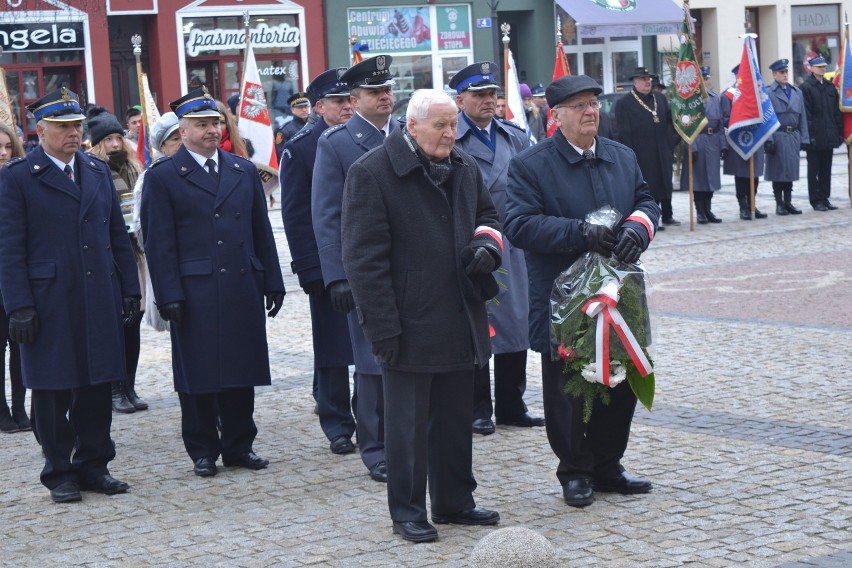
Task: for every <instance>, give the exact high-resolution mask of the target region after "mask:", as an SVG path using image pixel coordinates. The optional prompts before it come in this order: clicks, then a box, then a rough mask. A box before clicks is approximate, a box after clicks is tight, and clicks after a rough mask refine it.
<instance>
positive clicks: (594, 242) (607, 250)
mask: <svg viewBox="0 0 852 568" xmlns="http://www.w3.org/2000/svg"><path fill="white" fill-rule="evenodd" d="M582 232H583V238H584V239H585V240H586V247H587V248H588V249H589V250H590V251H592V252H596V253H598V254H599V255H601V256H605V257H607V258H609V255H610V254H612V249H614V248H615V233H614V232H613V231H612V229H610V228H609V227H604V226H603V225H592V224H591V223H585V222H584V223H583V224H582Z"/></svg>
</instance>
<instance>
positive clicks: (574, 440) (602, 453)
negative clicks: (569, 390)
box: [541, 353, 636, 485]
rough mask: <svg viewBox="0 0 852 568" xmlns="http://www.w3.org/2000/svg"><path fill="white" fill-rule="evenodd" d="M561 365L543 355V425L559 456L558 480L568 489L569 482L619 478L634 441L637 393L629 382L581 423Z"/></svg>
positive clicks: (613, 391)
mask: <svg viewBox="0 0 852 568" xmlns="http://www.w3.org/2000/svg"><path fill="white" fill-rule="evenodd" d="M563 365H564V363H563V362H562V361H551V360H550V354H549V353H543V354H542V355H541V378H542V384H543V393H542V394H543V398H544V420H545V422H544V424H545V428H546V429H547V440H548V442H550V447H551V448H552V449H553V452H554V453H555V454H556V457H557V458H559V465H558V466H557V468H556V477H557V478H558V479H559V483H561V484H562V485H565V484H566V483H568V481H570V480H571V479H578V478H582V477H592V476H595V475H599V476H603V477H611V476H616V475H618V474H619V473H621V472H622V471H623V469H622V467H621V458H622V457H623V456H624V452H625V450H626V449H627V441H628V439H629V438H630V424H631V423H632V422H633V411H634V410H635V409H636V395H635V394H633V390H632V389H631V388H630V385H629V384H628V383H627V381H626V380H625V381H624V382H622V383H621V384H619V385H618V386H617V387H615V388H613V389H611V390H610V395H611V396H612V400H611V402H610V403H609V405H608V406H604V405H603V404H600V403H599V402H596V403H595V405H594V408H593V410H592V419H591V420H590V421H589V423H588V424H583V401H582V399H580V398H574V397H572V396H570V395H567V394H565V390H564V389H565V383H566V382H567V380H568V375H566V374H565V373H563V372H562V368H563Z"/></svg>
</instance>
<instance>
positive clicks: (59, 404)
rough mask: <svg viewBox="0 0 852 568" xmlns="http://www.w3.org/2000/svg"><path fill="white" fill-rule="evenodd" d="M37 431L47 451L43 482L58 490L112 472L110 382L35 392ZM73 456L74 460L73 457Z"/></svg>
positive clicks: (34, 413) (37, 390)
mask: <svg viewBox="0 0 852 568" xmlns="http://www.w3.org/2000/svg"><path fill="white" fill-rule="evenodd" d="M32 400H33V410H34V412H33V417H32V419H33V421H34V422H35V428H33V430H34V431H37V432H38V439H39V442H40V443H41V449H42V451H43V452H44V469H42V471H41V482H42V484H43V485H44V486H45V487H47V488H48V489H55V488H56V487H57V486H58V485H60V484H61V483H64V482H66V481H80V480H81V479H82V480H89V479H93V478H95V477H97V476H100V475H103V474H105V473H109V470H108V469H107V464H108V463H109V462H110V461H112V460H113V458H115V445H114V444H113V442H112V438H110V427H111V426H112V389H111V387H110V384H109V383H104V384H99V385H92V386H87V387H80V388H75V389H63V390H42V389H33V391H32ZM72 454H73V457H72Z"/></svg>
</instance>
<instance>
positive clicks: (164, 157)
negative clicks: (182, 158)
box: [148, 156, 172, 168]
mask: <svg viewBox="0 0 852 568" xmlns="http://www.w3.org/2000/svg"><path fill="white" fill-rule="evenodd" d="M171 159H172V157H171V156H162V157H160V158H157V159H156V160H154V161H153V163H152V164H151V165H150V166H148V167H151V168H153V167H154V166H158V165H160V164H162V163H163V162H167V161H169V160H171Z"/></svg>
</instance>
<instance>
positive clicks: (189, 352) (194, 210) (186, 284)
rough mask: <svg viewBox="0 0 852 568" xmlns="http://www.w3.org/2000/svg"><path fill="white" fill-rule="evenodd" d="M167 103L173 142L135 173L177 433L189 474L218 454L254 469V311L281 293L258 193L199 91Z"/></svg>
mask: <svg viewBox="0 0 852 568" xmlns="http://www.w3.org/2000/svg"><path fill="white" fill-rule="evenodd" d="M170 106H171V108H172V110H173V111H174V113H175V114H176V115H177V116H178V118H179V119H180V122H179V125H180V126H179V128H180V133H181V139H182V140H183V146H182V147H181V148H180V149H179V150H178V151H177V152H176V153H175V154H174V155H173V156H171V157H166V158H161V159H160V160H158V161H157V162H155V164H154V165H153V166H151V168H150V169H149V170H148V171H147V172H146V173H145V180H144V183H143V190H142V210H141V220H142V229H143V233H144V234H145V255H146V257H147V260H148V268H149V270H150V273H151V283H152V284H153V288H154V296H155V298H156V301H157V308H158V310H159V312H160V315H161V316H163V319H164V320H167V321H169V322H170V330H169V331H170V334H171V339H172V372H173V374H174V383H175V390H176V391H177V393H178V398H179V400H180V406H181V436H182V438H183V442H184V446H185V448H186V452H187V454H189V457H190V458H191V459H192V461H193V463H194V468H193V469H194V472H195V474H196V475H198V476H201V477H210V476H213V475H216V473H217V471H218V470H217V468H216V460H217V459H218V457H219V455H220V454H221V456H222V463H224V464H225V466H235V467H245V468H248V469H262V468H264V467H266V466H267V465H268V464H269V462H268V461H267V460H265V459H263V458H261V457H259V456H258V455H256V454H255V453H254V451H253V449H252V444H253V442H254V439H255V437H256V436H257V427H256V426H255V423H254V419H253V414H254V388H255V387H257V386H265V385H269V384H271V380H272V379H271V374H270V370H269V348H268V346H267V342H266V318H265V317H264V315H268V316H269V317H275V315H276V314H277V313H278V310H280V309H281V304H282V303H283V301H284V293H285V291H284V281H283V279H282V277H281V267H280V266H279V265H278V253H277V251H276V249H275V239H274V238H273V236H272V228H271V226H270V224H269V216H268V213H267V208H266V198H265V196H264V194H263V187H262V186H261V182H260V176H259V175H258V173H257V169H256V168H255V166H254V165H253V164H252V163H251V162H250V161H249V160H246V159H244V158H241V157H239V156H237V155H235V154H231V153H229V152H223V151H221V150H219V148H218V146H219V141H220V139H221V130H220V128H219V121H220V115H219V111H218V109H217V108H216V102H215V101H214V100H213V98H212V97H211V96H210V94H209V93H208V92H207V89H206V87H203V86H202V87H199V88H198V89H195V90H193V91H190V92H189V93H187V94H186V95H185V96H183V97H181V98H180V99H178V100H177V101H174V102H173V103H171V105H170ZM264 302H265V305H266V310H268V314H264ZM217 416H218V417H219V418H221V435H220V434H219V432H218V431H217V427H216V421H217Z"/></svg>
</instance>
